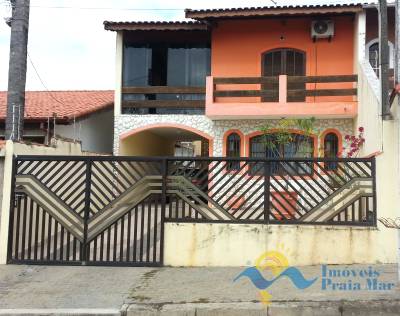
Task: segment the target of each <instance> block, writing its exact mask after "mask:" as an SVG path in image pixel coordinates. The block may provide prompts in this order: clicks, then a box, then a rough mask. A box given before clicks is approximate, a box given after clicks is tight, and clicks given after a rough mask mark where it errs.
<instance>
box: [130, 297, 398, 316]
mask: <svg viewBox="0 0 400 316" xmlns="http://www.w3.org/2000/svg"><path fill="white" fill-rule="evenodd" d="M399 311H400V301H358V302H340V301H338V302H286V303H272V304H270V305H268V306H264V305H262V304H260V303H251V302H242V303H241V302H239V303H187V304H170V303H168V304H130V305H129V306H128V308H127V309H126V314H125V316H203V315H218V316H241V315H246V316H247V315H248V316H261V315H262V316H266V315H267V316H296V315H301V316H321V315H324V316H376V315H379V316H395V315H396V316H397V315H399Z"/></svg>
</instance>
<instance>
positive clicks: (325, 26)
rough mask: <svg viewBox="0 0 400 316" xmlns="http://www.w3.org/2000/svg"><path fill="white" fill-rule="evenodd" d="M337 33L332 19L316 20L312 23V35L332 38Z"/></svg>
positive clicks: (314, 37) (315, 37) (313, 36)
mask: <svg viewBox="0 0 400 316" xmlns="http://www.w3.org/2000/svg"><path fill="white" fill-rule="evenodd" d="M334 33H335V28H334V24H333V21H332V20H315V21H312V23H311V37H312V38H313V39H314V40H315V39H317V38H332V37H333V35H334Z"/></svg>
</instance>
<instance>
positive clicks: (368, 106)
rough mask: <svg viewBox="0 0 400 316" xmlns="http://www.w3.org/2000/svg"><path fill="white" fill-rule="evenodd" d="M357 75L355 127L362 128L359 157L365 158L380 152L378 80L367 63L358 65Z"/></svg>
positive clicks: (380, 129)
mask: <svg viewBox="0 0 400 316" xmlns="http://www.w3.org/2000/svg"><path fill="white" fill-rule="evenodd" d="M358 73H359V75H358V91H359V95H358V98H359V107H358V117H357V119H356V125H355V127H356V128H357V127H360V126H362V127H364V130H365V131H364V138H365V144H364V146H363V148H362V151H361V153H360V155H361V156H365V155H369V154H371V153H374V152H377V151H381V150H382V141H383V138H382V136H383V135H382V119H381V116H380V114H381V105H380V102H379V93H380V92H379V91H380V88H379V80H378V78H377V77H376V75H375V73H374V71H373V70H372V67H371V66H370V64H369V62H368V61H365V60H364V61H362V62H361V63H360V64H359V72H358ZM355 133H356V131H355Z"/></svg>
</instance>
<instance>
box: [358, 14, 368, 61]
mask: <svg viewBox="0 0 400 316" xmlns="http://www.w3.org/2000/svg"><path fill="white" fill-rule="evenodd" d="M356 21H357V25H356V27H355V29H356V32H355V33H356V34H355V35H356V38H355V52H356V54H357V55H356V67H357V64H358V63H359V62H361V61H363V60H364V59H365V57H366V54H365V37H366V35H365V34H366V28H367V19H366V15H365V11H363V12H360V13H357V18H356Z"/></svg>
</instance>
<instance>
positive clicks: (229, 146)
mask: <svg viewBox="0 0 400 316" xmlns="http://www.w3.org/2000/svg"><path fill="white" fill-rule="evenodd" d="M240 147H241V139H240V136H239V134H237V133H231V134H229V136H228V137H227V138H226V156H227V157H229V158H240ZM239 169H240V161H231V162H229V163H228V164H227V170H239Z"/></svg>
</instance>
